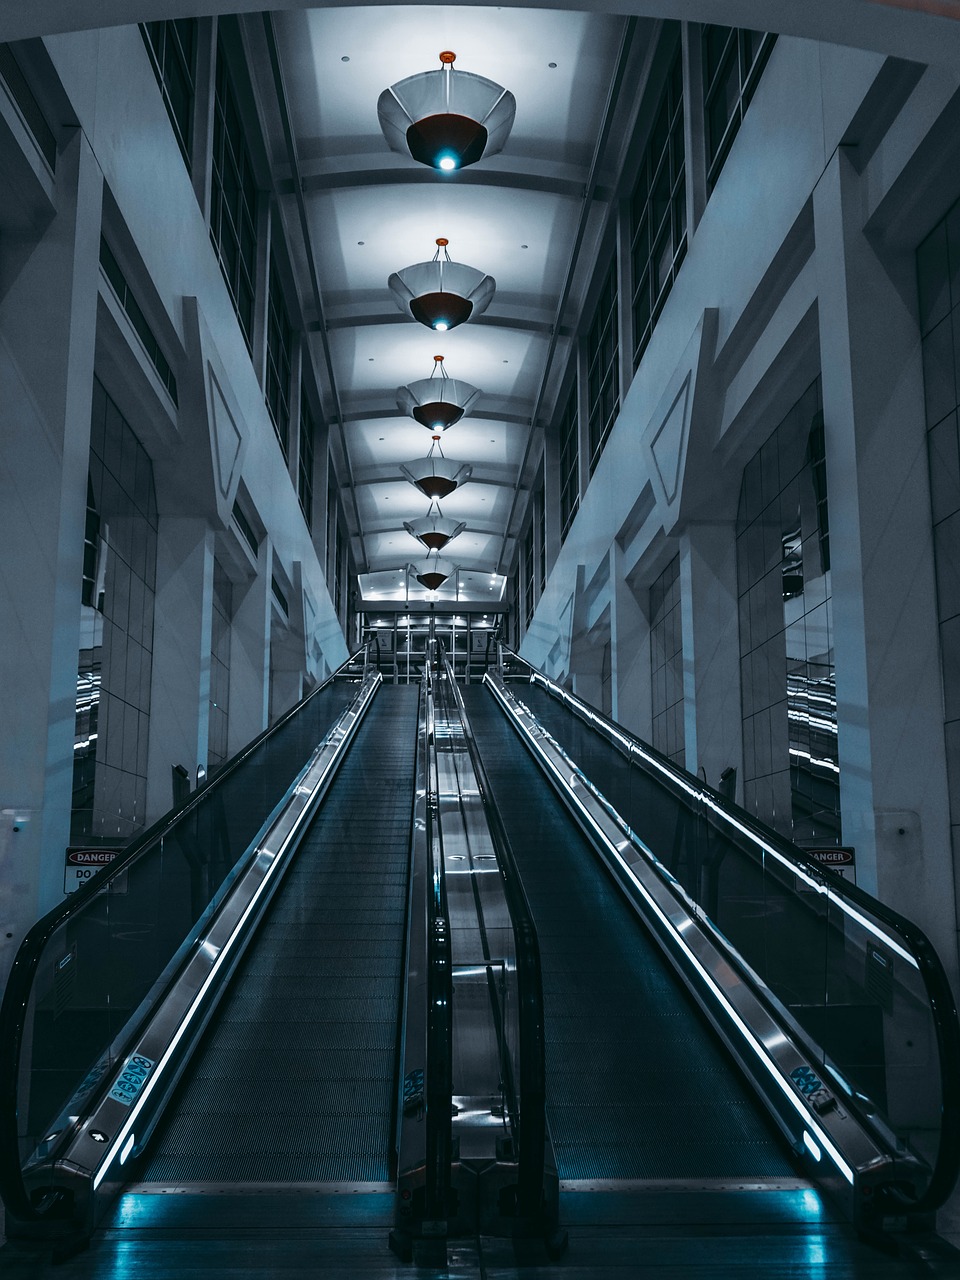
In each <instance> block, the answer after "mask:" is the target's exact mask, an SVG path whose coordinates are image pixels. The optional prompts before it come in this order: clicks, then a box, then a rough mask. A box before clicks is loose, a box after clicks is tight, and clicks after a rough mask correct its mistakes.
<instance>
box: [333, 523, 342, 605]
mask: <svg viewBox="0 0 960 1280" xmlns="http://www.w3.org/2000/svg"><path fill="white" fill-rule="evenodd" d="M343 561H344V537H343V525H342V524H341V523H340V517H339V515H338V516H337V517H336V527H335V531H334V539H333V608H334V612H335V613H336V615H337V617H338V618H339V619H340V621H341V623H342V622H343V616H342V612H341V610H342V606H343Z"/></svg>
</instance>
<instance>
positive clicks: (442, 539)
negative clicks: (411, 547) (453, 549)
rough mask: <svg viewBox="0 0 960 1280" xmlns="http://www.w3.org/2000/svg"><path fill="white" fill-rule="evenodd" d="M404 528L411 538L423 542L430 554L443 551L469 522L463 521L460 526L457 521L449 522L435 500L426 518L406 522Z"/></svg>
mask: <svg viewBox="0 0 960 1280" xmlns="http://www.w3.org/2000/svg"><path fill="white" fill-rule="evenodd" d="M403 527H404V528H405V529H406V531H407V533H409V534H410V536H411V537H413V538H416V539H417V541H418V542H422V543H423V545H424V546H425V547H426V548H427V551H428V552H429V551H442V550H443V548H444V547H445V546H446V545H447V543H448V542H452V541H453V539H454V538H456V537H459V535H460V534H461V533H463V531H464V529H465V528H466V527H467V522H466V521H465V520H461V521H460V523H459V524H458V523H457V522H456V520H448V519H447V518H446V516H444V514H443V512H442V511H441V510H440V505H439V503H438V502H437V501H436V500H434V501H433V502H431V503H430V509H429V511H428V512H427V514H426V515H425V516H421V517H420V519H419V520H405V521H404V523H403Z"/></svg>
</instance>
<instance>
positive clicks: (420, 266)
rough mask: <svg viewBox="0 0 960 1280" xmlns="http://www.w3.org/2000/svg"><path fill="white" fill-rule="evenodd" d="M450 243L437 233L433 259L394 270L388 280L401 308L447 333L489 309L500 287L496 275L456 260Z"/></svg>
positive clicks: (418, 319) (436, 330) (439, 331)
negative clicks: (489, 274)
mask: <svg viewBox="0 0 960 1280" xmlns="http://www.w3.org/2000/svg"><path fill="white" fill-rule="evenodd" d="M449 243H450V241H449V240H447V239H445V238H444V237H443V236H440V237H438V239H437V252H436V253H435V254H434V255H433V258H432V260H431V261H430V262H415V263H414V264H413V265H412V266H410V267H404V268H403V269H402V270H401V271H395V272H394V273H393V275H392V276H391V277H390V279H389V280H388V281H387V287H388V288H389V289H390V292H391V293H392V294H393V297H394V301H395V302H396V304H397V306H398V307H399V308H400V310H401V311H403V312H405V313H406V314H407V315H409V316H412V317H413V318H414V320H416V321H418V323H420V324H424V325H426V326H427V328H428V329H433V330H434V331H435V332H436V333H446V332H447V331H448V330H450V329H455V328H456V327H457V325H458V324H463V323H464V321H466V320H469V319H470V318H471V316H478V315H480V314H482V312H484V311H486V309H487V307H488V306H489V305H490V300H491V298H492V297H493V295H494V292H495V290H496V287H497V282H496V280H494V278H493V276H485V275H484V274H483V272H482V271H478V270H477V268H476V267H468V266H467V265H466V264H465V263H463V262H454V261H453V259H452V258H451V257H450V254H449V253H448V252H447V245H448V244H449Z"/></svg>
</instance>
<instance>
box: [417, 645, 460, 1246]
mask: <svg viewBox="0 0 960 1280" xmlns="http://www.w3.org/2000/svg"><path fill="white" fill-rule="evenodd" d="M431 666H432V664H431V662H430V661H429V657H428V661H427V663H426V666H425V669H424V677H423V679H424V697H425V698H426V699H427V714H426V718H425V722H424V736H425V739H426V740H425V741H424V742H423V743H422V744H421V749H422V750H423V752H424V762H425V776H426V783H427V798H426V799H427V803H426V809H425V813H426V845H427V883H428V885H429V889H428V895H427V1072H426V1089H425V1101H426V1116H425V1122H426V1171H425V1172H426V1177H425V1187H424V1198H425V1205H424V1207H425V1211H426V1217H427V1218H429V1219H431V1220H433V1221H443V1220H445V1219H446V1218H447V1215H448V1213H449V1212H450V1210H451V1197H450V1190H451V1164H452V1159H453V1121H452V1103H453V939H452V938H451V935H450V915H449V910H448V906H447V882H446V872H445V869H444V865H443V849H442V833H441V830H440V824H439V811H438V794H439V786H438V780H437V758H436V739H435V736H434V717H433V714H432V697H433V691H432V681H433V672H432V670H431Z"/></svg>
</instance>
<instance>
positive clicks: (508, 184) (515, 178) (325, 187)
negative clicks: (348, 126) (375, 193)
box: [277, 157, 602, 200]
mask: <svg viewBox="0 0 960 1280" xmlns="http://www.w3.org/2000/svg"><path fill="white" fill-rule="evenodd" d="M364 160H366V162H367V163H366V164H365V165H364V167H363V168H359V167H358V168H356V169H346V168H344V169H336V170H327V171H320V172H316V173H303V171H302V169H301V183H302V186H301V190H302V192H303V194H304V195H305V196H312V195H319V194H323V193H324V192H326V191H341V190H345V189H348V188H352V187H382V186H383V185H384V184H389V185H390V186H424V185H437V184H439V185H442V186H454V185H460V186H467V187H470V186H482V187H485V188H489V187H494V188H499V189H501V190H505V191H531V192H536V193H538V194H543V195H552V196H560V197H562V198H565V199H567V200H582V199H583V194H584V190H585V184H586V175H584V176H583V177H570V178H564V177H559V176H558V175H557V174H555V173H553V174H549V173H532V172H530V170H529V169H524V170H512V169H492V168H489V167H485V168H484V169H483V170H481V171H480V172H475V171H474V170H473V169H463V170H461V171H460V172H459V173H457V174H456V175H449V176H448V175H447V174H439V173H437V172H435V170H433V169H428V168H426V167H425V166H423V165H420V166H417V167H416V168H414V167H413V165H412V164H410V165H403V166H401V165H398V164H397V163H396V161H395V160H393V158H392V157H389V158H385V162H384V164H383V166H382V167H378V166H376V165H371V164H370V163H369V159H368V157H364ZM519 163H521V164H523V163H524V161H523V160H522V159H520V160H519ZM532 163H535V162H533V161H531V164H532ZM277 192H278V194H279V195H294V194H295V193H296V191H295V185H294V183H293V182H292V181H290V180H287V181H286V182H281V183H279V184H278V186H277ZM595 194H596V197H597V198H602V194H601V193H600V192H599V189H598V191H597V192H596V193H595Z"/></svg>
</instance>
